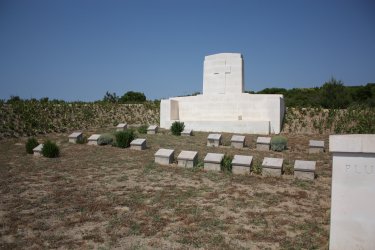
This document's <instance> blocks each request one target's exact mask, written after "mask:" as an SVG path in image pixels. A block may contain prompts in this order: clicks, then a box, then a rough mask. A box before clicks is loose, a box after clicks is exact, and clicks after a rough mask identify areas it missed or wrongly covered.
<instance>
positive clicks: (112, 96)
mask: <svg viewBox="0 0 375 250" xmlns="http://www.w3.org/2000/svg"><path fill="white" fill-rule="evenodd" d="M118 100H119V97H118V96H117V95H116V93H115V92H113V93H109V92H108V91H107V92H106V93H105V95H104V97H103V102H111V103H116V102H118Z"/></svg>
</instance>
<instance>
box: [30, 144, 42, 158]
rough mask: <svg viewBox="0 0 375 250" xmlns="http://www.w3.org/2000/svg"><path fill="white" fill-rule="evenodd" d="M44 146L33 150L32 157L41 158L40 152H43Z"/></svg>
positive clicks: (40, 145)
mask: <svg viewBox="0 0 375 250" xmlns="http://www.w3.org/2000/svg"><path fill="white" fill-rule="evenodd" d="M43 146H44V144H39V145H38V146H36V147H35V148H34V149H33V152H34V153H33V155H34V156H42V150H43Z"/></svg>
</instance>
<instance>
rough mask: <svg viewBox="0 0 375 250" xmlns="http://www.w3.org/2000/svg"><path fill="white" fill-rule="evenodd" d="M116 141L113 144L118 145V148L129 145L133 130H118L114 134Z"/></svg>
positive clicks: (132, 137) (132, 138)
mask: <svg viewBox="0 0 375 250" xmlns="http://www.w3.org/2000/svg"><path fill="white" fill-rule="evenodd" d="M115 137H116V142H115V143H114V146H116V147H120V148H127V147H129V146H130V143H131V141H132V140H134V138H135V136H134V131H133V130H131V129H128V130H126V131H118V132H116V134H115Z"/></svg>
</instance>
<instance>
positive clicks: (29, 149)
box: [26, 137, 39, 154]
mask: <svg viewBox="0 0 375 250" xmlns="http://www.w3.org/2000/svg"><path fill="white" fill-rule="evenodd" d="M38 145H39V143H38V141H37V140H36V139H35V138H34V137H31V138H29V139H27V142H26V153H28V154H33V153H34V151H33V149H34V148H36V147H37V146H38Z"/></svg>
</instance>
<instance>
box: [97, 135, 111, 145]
mask: <svg viewBox="0 0 375 250" xmlns="http://www.w3.org/2000/svg"><path fill="white" fill-rule="evenodd" d="M112 142H113V136H112V135H111V134H102V135H100V137H99V139H98V145H109V144H112Z"/></svg>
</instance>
